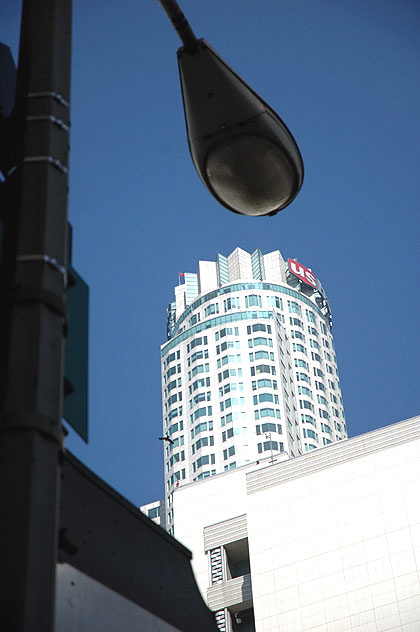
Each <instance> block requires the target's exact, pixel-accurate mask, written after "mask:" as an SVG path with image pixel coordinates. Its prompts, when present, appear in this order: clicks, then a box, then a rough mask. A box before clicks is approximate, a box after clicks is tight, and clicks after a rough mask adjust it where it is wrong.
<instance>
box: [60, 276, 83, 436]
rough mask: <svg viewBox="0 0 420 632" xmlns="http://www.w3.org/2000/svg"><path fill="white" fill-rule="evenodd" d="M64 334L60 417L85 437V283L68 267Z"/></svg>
mask: <svg viewBox="0 0 420 632" xmlns="http://www.w3.org/2000/svg"><path fill="white" fill-rule="evenodd" d="M67 273H68V288H67V310H68V333H67V338H66V353H65V368H64V395H65V397H64V407H63V417H64V419H65V420H66V421H67V422H68V423H69V424H70V426H71V427H72V428H73V429H74V430H75V431H76V432H77V433H78V434H79V435H80V436H81V437H82V439H84V440H85V441H86V442H87V440H88V338H89V286H88V285H87V284H86V283H85V282H84V280H83V279H82V277H81V276H79V274H77V272H76V270H75V269H74V268H72V267H71V266H69V267H68V270H67Z"/></svg>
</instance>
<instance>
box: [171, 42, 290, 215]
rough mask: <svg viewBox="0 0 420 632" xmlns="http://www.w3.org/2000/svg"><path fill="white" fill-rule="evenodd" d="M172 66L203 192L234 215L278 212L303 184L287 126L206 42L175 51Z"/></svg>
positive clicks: (190, 146)
mask: <svg viewBox="0 0 420 632" xmlns="http://www.w3.org/2000/svg"><path fill="white" fill-rule="evenodd" d="M178 64H179V72H180V78H181V88H182V97H183V102H184V109H185V119H186V126H187V134H188V143H189V148H190V152H191V156H192V159H193V162H194V165H195V167H196V169H197V171H198V173H199V175H200V178H201V179H202V181H203V183H204V184H205V186H206V187H207V188H208V189H209V191H210V192H211V194H212V195H213V196H214V197H215V198H216V199H217V200H218V201H219V202H220V203H221V204H222V205H223V206H225V207H226V208H227V209H229V210H230V211H233V212H235V213H240V214H243V215H251V216H261V215H275V214H276V213H277V212H278V211H281V210H282V209H283V208H285V207H286V206H287V205H288V204H290V202H291V201H292V200H293V199H294V198H295V197H296V195H297V193H298V192H299V190H300V187H301V186H302V181H303V162H302V158H301V155H300V152H299V149H298V146H297V144H296V142H295V140H294V139H293V136H292V135H291V133H290V132H289V130H288V129H287V127H286V125H285V124H284V123H283V121H282V120H281V119H280V117H279V116H278V115H277V114H276V113H275V112H274V111H273V110H272V109H271V108H270V107H269V106H268V105H267V103H265V102H264V101H263V100H262V99H261V98H260V97H259V96H258V95H257V94H256V93H255V92H254V91H253V90H252V89H251V88H250V87H249V86H248V85H247V84H246V83H245V82H244V81H243V80H242V79H241V78H240V77H239V76H238V75H237V74H236V73H235V72H234V71H233V70H232V69H231V68H230V67H229V66H228V65H227V64H226V62H225V61H224V60H223V59H221V57H219V55H218V54H217V53H216V52H215V51H214V50H213V49H212V48H211V47H210V46H209V45H208V44H207V42H205V41H204V40H198V41H197V45H196V46H195V48H194V49H193V50H187V49H186V48H185V47H183V48H180V49H179V51H178Z"/></svg>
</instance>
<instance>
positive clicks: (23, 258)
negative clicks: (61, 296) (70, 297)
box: [16, 255, 68, 289]
mask: <svg viewBox="0 0 420 632" xmlns="http://www.w3.org/2000/svg"><path fill="white" fill-rule="evenodd" d="M16 261H17V262H18V263H34V262H38V261H39V262H41V263H46V264H48V265H49V266H50V267H51V268H54V270H57V272H59V273H60V274H61V276H62V277H63V282H64V288H65V289H66V288H67V283H68V275H67V268H66V266H62V265H61V264H60V263H58V261H57V259H55V258H54V257H50V256H49V255H19V256H18V257H16Z"/></svg>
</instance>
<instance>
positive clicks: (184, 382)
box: [155, 248, 347, 531]
mask: <svg viewBox="0 0 420 632" xmlns="http://www.w3.org/2000/svg"><path fill="white" fill-rule="evenodd" d="M167 334H168V341H167V342H166V343H165V344H163V345H162V347H161V358H162V397H163V437H164V443H165V494H166V520H165V522H166V527H167V528H168V529H169V530H170V531H173V491H174V489H175V488H177V487H179V486H180V485H183V484H186V483H192V482H194V481H199V480H202V479H204V478H207V477H210V476H212V475H215V474H219V473H221V472H225V471H229V470H232V469H235V468H237V467H240V466H243V465H246V464H249V463H252V462H257V461H259V460H266V459H269V460H271V461H273V462H274V461H276V460H277V459H279V458H281V459H284V458H289V457H295V456H298V455H300V454H303V453H305V452H308V451H310V450H313V449H316V448H319V447H322V446H325V445H327V444H330V443H334V442H336V441H340V440H341V439H344V438H346V437H347V430H346V423H345V418H344V410H343V403H342V397H341V389H340V381H339V377H338V369H337V361H336V356H335V351H334V342H333V337H332V333H331V312H330V308H329V304H328V300H327V297H326V295H325V292H324V290H323V288H322V285H321V283H320V282H319V280H318V279H317V278H316V277H315V275H314V274H313V273H312V271H311V270H310V269H309V268H307V267H305V266H303V265H302V264H300V263H298V262H297V261H295V260H293V259H288V260H285V259H283V257H282V255H281V253H280V252H279V251H278V250H277V251H274V252H271V253H268V254H265V255H264V254H263V253H262V252H261V251H260V250H258V249H257V250H255V251H254V252H253V253H248V252H246V251H244V250H242V249H240V248H236V250H234V251H233V252H232V253H231V254H230V255H229V256H228V257H225V256H223V255H220V254H218V255H217V258H216V261H199V263H198V271H197V272H196V273H184V274H181V275H180V278H179V284H178V285H177V286H176V287H175V300H174V302H173V303H171V304H170V305H169V308H168V327H167ZM155 511H157V510H155ZM160 522H161V524H162V523H163V521H162V520H160Z"/></svg>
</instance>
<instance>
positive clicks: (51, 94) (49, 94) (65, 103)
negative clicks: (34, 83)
mask: <svg viewBox="0 0 420 632" xmlns="http://www.w3.org/2000/svg"><path fill="white" fill-rule="evenodd" d="M37 97H52V98H53V99H55V100H56V101H58V102H59V103H60V105H62V106H64V107H65V108H69V107H70V103H69V102H68V101H66V99H65V98H64V97H63V96H61V94H58V92H29V94H28V99H33V98H37Z"/></svg>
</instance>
